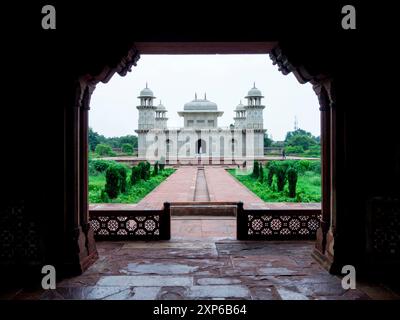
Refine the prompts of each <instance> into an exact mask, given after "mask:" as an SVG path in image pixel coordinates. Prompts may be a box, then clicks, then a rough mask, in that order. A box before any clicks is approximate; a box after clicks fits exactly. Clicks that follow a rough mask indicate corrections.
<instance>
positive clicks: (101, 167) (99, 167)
mask: <svg viewBox="0 0 400 320" xmlns="http://www.w3.org/2000/svg"><path fill="white" fill-rule="evenodd" d="M91 163H92V164H93V168H94V169H95V170H96V171H97V172H100V173H101V172H104V171H106V170H107V169H108V167H109V166H111V165H113V164H115V163H114V162H112V161H107V160H92V161H91Z"/></svg>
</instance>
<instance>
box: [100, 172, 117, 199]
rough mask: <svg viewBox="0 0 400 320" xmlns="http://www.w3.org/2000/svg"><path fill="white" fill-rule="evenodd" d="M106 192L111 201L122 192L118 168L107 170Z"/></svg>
mask: <svg viewBox="0 0 400 320" xmlns="http://www.w3.org/2000/svg"><path fill="white" fill-rule="evenodd" d="M104 190H105V192H106V193H107V195H108V196H109V197H110V198H111V199H115V198H116V197H118V194H119V191H120V174H119V170H118V168H117V167H116V166H110V167H109V168H108V169H107V170H106V185H105V188H104Z"/></svg>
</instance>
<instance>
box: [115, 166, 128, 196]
mask: <svg viewBox="0 0 400 320" xmlns="http://www.w3.org/2000/svg"><path fill="white" fill-rule="evenodd" d="M116 167H117V170H118V173H119V190H120V191H121V192H122V193H124V192H125V191H126V169H125V167H124V166H122V165H118V166H116Z"/></svg>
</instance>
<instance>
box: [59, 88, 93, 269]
mask: <svg viewBox="0 0 400 320" xmlns="http://www.w3.org/2000/svg"><path fill="white" fill-rule="evenodd" d="M88 90H89V89H88V85H87V83H86V82H84V81H78V82H77V83H76V99H75V101H74V102H73V105H72V106H67V110H66V116H67V121H66V125H65V139H66V144H65V145H66V149H65V157H66V167H65V169H66V177H67V180H66V204H67V206H66V215H65V232H66V238H65V239H66V240H65V250H64V251H65V252H64V255H63V256H64V262H63V266H62V271H61V273H62V274H64V275H75V274H80V273H82V272H83V271H84V270H86V269H87V268H88V267H89V266H90V265H91V263H92V262H93V261H94V260H96V259H97V251H96V246H95V244H94V238H93V236H92V239H89V237H90V232H89V230H90V227H89V225H88V218H87V214H88V202H87V175H88V172H87V160H88V159H87V141H88V138H87V121H88V115H87V113H88V109H87V107H85V103H84V102H85V100H87V97H88V94H89V93H90V92H89V91H88ZM89 97H90V94H89ZM86 106H88V104H86ZM85 181H86V183H85ZM89 248H90V250H89Z"/></svg>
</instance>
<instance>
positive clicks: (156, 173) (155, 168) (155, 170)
mask: <svg viewBox="0 0 400 320" xmlns="http://www.w3.org/2000/svg"><path fill="white" fill-rule="evenodd" d="M153 175H154V176H156V175H158V161H156V163H155V164H154V171H153Z"/></svg>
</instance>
